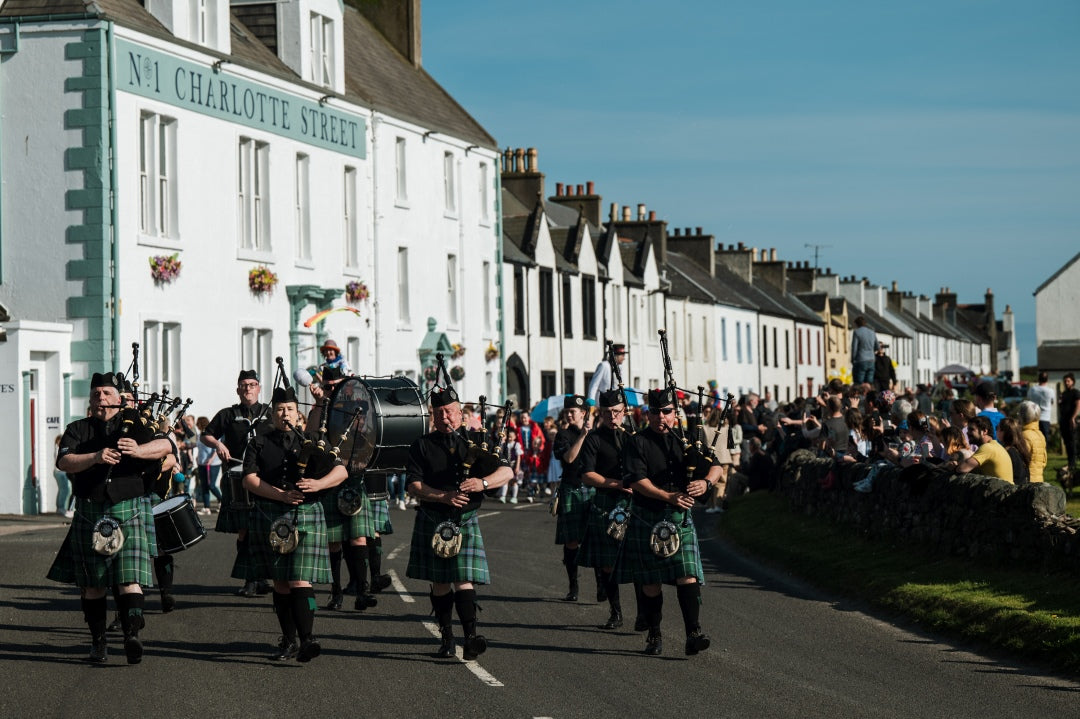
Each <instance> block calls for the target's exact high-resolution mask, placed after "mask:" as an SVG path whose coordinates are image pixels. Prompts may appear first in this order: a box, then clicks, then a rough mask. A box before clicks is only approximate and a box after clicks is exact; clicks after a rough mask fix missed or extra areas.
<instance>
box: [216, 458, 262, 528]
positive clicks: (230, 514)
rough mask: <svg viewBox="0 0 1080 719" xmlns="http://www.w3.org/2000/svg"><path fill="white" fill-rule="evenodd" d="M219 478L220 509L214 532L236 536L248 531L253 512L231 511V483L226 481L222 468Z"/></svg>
mask: <svg viewBox="0 0 1080 719" xmlns="http://www.w3.org/2000/svg"><path fill="white" fill-rule="evenodd" d="M221 478H222V481H221V482H220V489H221V509H220V511H219V512H218V518H217V524H215V525H214V531H215V532H224V533H225V534H236V533H237V532H239V531H240V530H241V529H250V528H251V513H252V511H253V510H250V509H233V508H232V507H231V506H230V505H231V504H232V499H233V496H232V482H230V481H228V477H227V476H226V474H225V472H224V467H223V470H222V473H221Z"/></svg>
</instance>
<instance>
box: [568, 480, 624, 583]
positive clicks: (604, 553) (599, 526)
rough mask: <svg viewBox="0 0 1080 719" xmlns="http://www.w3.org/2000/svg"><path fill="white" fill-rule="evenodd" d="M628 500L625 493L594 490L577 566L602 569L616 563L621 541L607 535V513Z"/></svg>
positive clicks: (619, 554)
mask: <svg viewBox="0 0 1080 719" xmlns="http://www.w3.org/2000/svg"><path fill="white" fill-rule="evenodd" d="M629 502H630V497H629V495H627V494H621V495H616V494H615V493H613V492H606V491H597V492H596V495H595V496H594V497H593V499H592V502H591V509H590V511H589V516H588V523H587V525H586V527H585V538H584V539H583V540H582V542H581V548H580V549H579V550H578V565H579V566H582V567H594V568H596V569H603V568H605V567H614V566H615V565H616V563H617V562H618V560H619V558H620V557H621V556H622V542H616V541H615V540H614V539H612V538H611V537H609V536H608V533H607V528H608V524H609V523H610V521H611V520H609V519H608V513H609V512H611V510H613V509H615V507H617V506H620V505H621V506H624V507H625V506H627V505H628V504H629ZM628 581H629V580H628Z"/></svg>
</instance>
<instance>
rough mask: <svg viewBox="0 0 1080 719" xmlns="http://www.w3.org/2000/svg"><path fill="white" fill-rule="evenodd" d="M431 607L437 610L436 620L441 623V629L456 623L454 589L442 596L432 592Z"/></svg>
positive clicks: (434, 610)
mask: <svg viewBox="0 0 1080 719" xmlns="http://www.w3.org/2000/svg"><path fill="white" fill-rule="evenodd" d="M431 609H432V611H433V612H435V621H436V622H438V623H439V628H440V629H445V628H447V627H449V626H451V625H452V624H453V623H454V590H452V589H451V590H450V592H449V593H447V594H443V595H442V596H437V595H436V594H435V593H434V592H432V593H431Z"/></svg>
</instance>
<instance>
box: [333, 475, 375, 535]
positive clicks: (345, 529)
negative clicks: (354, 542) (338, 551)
mask: <svg viewBox="0 0 1080 719" xmlns="http://www.w3.org/2000/svg"><path fill="white" fill-rule="evenodd" d="M346 486H348V487H352V488H353V489H355V490H357V491H358V492H360V493H361V495H362V496H363V498H364V499H363V504H361V505H360V511H359V512H357V513H356V514H353V515H351V516H350V515H348V514H342V513H341V512H340V511H338V505H337V500H338V491H340V490H341V489H342V488H344V487H346ZM319 501H320V502H321V503H322V506H323V515H324V517H325V518H326V538H327V540H326V541H328V542H344V541H345V540H347V539H359V538H360V537H373V536H375V518H374V515H373V513H372V508H371V505H372V504H373V502H372V501H371V500H370V499H368V496H367V492H366V491H364V482H363V481H362V480H361V479H360V478H356V479H353V478H352V477H350V478H349V479H347V480H345V482H343V483H342V484H341V485H339V486H338V487H336V488H335V489H332V490H330V491H329V492H327V493H326V494H324V495H323V496H322V498H321V499H320V500H319Z"/></svg>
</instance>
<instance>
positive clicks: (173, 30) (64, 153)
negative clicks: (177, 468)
mask: <svg viewBox="0 0 1080 719" xmlns="http://www.w3.org/2000/svg"><path fill="white" fill-rule="evenodd" d="M39 6H40V3H39V2H36V1H35V0H8V2H6V3H5V4H4V5H3V7H2V9H0V53H3V62H2V64H0V112H2V116H3V123H2V124H0V170H2V173H3V181H4V182H3V192H2V195H0V216H2V225H0V242H2V249H3V265H2V267H0V305H2V306H3V308H4V310H5V314H6V315H7V317H8V318H9V320H10V322H9V323H7V324H5V328H6V329H8V335H9V337H10V336H13V335H14V336H18V338H19V347H20V349H19V351H18V352H17V353H13V356H17V357H18V358H19V359H18V363H17V364H11V365H5V371H6V372H8V373H9V376H7V377H4V378H3V379H0V384H5V385H6V384H13V385H15V386H17V387H22V386H24V385H26V386H27V387H28V389H27V390H26V391H25V392H22V393H21V395H22V396H21V397H19V398H18V401H12V402H10V403H7V402H6V401H5V403H4V404H3V405H0V413H2V416H3V417H4V419H5V425H6V426H12V427H18V428H19V430H20V437H19V441H18V445H19V447H20V448H21V449H20V453H19V454H18V455H7V456H9V457H15V456H18V466H19V467H20V473H21V474H23V475H25V474H26V472H25V471H23V470H25V468H27V467H30V466H34V467H35V468H37V469H36V470H35V471H36V472H37V476H38V479H41V478H42V477H47V476H48V473H47V472H45V470H46V469H48V468H51V465H52V440H53V437H55V435H56V434H57V433H58V432H59V431H62V428H63V425H64V423H65V422H67V421H68V420H69V419H70V418H72V417H76V416H80V415H81V414H82V413H83V411H84V408H85V400H84V398H85V397H86V396H87V391H88V380H89V377H90V375H91V374H92V373H93V372H96V371H105V370H124V369H125V367H126V366H127V365H128V363H129V361H130V359H131V353H130V350H129V347H130V346H131V343H132V342H138V343H139V344H140V345H141V362H140V366H141V374H142V386H143V388H145V389H147V390H157V389H159V388H161V387H167V388H169V390H170V392H171V393H172V394H173V395H174V396H175V395H183V396H190V397H192V398H194V399H195V402H196V403H195V405H194V407H193V408H192V411H193V412H194V413H196V414H200V415H212V414H213V412H214V411H216V410H217V409H218V408H220V407H221V406H224V405H226V404H229V403H230V402H232V401H234V400H235V395H234V394H233V391H232V387H233V381H234V378H235V376H236V373H237V371H238V370H239V369H240V368H242V367H255V368H257V369H258V370H259V371H260V373H261V375H262V377H263V381H264V399H266V398H267V397H268V394H269V389H270V380H271V378H272V375H273V368H274V359H273V358H274V357H276V356H282V357H284V358H286V362H287V365H288V368H289V370H290V371H291V369H292V368H294V367H297V366H306V365H309V364H314V363H316V362H317V360H318V356H317V351H316V350H317V347H318V346H319V345H320V344H321V343H322V341H323V340H324V339H326V338H327V337H332V338H334V339H335V340H337V342H338V344H339V345H341V346H342V348H343V349H344V350H345V352H346V356H347V357H348V359H349V360H350V362H351V364H352V366H353V368H354V370H355V371H356V372H357V373H360V374H382V375H385V374H391V373H407V374H410V375H411V376H414V377H415V376H416V374H417V372H418V370H419V369H420V367H419V359H418V356H417V349H418V348H419V345H420V342H421V340H422V339H423V337H424V335H425V333H426V332H427V330H428V322H427V321H428V318H429V317H433V318H434V319H435V322H436V325H437V327H438V328H439V329H440V330H442V331H445V332H446V333H447V335H448V337H449V338H450V340H451V341H452V342H455V343H459V344H461V345H463V346H465V347H467V348H468V349H469V351H468V352H467V353H466V354H465V355H464V356H463V357H461V358H460V359H459V360H457V362H458V363H460V365H461V368H462V371H463V372H464V379H463V380H462V381H460V382H459V383H458V386H459V389H461V390H462V392H463V393H464V394H465V396H470V395H477V394H480V393H481V392H487V393H489V394H491V395H496V394H499V393H500V392H499V391H498V387H499V375H498V373H497V372H491V370H490V368H489V367H488V366H487V364H486V363H485V361H484V353H483V349H484V347H486V346H487V344H488V343H491V342H497V340H498V337H499V326H498V321H497V320H498V306H497V298H498V288H497V286H496V285H495V281H496V279H497V274H498V273H497V271H496V268H497V267H498V265H499V254H498V253H499V249H500V248H499V243H498V242H497V239H498V236H497V228H498V212H497V209H496V208H497V204H496V202H497V199H498V181H499V178H498V173H497V172H496V167H497V165H496V157H497V155H496V149H495V143H494V140H493V139H492V138H491V137H490V136H489V135H488V134H487V133H486V132H485V131H484V129H483V128H482V127H480V126H479V125H478V124H477V123H476V122H475V121H474V120H473V119H472V118H471V117H469V115H468V114H467V113H466V112H465V111H464V110H462V109H461V108H460V106H458V105H457V104H456V103H455V102H454V101H453V99H452V98H450V97H449V96H448V95H447V94H446V93H445V91H444V90H442V88H440V87H439V85H438V84H437V83H436V82H435V81H434V80H433V79H432V78H431V77H430V76H429V75H427V74H426V73H425V72H424V70H423V68H422V66H421V62H420V59H421V56H420V45H419V36H420V34H419V33H420V29H419V28H420V3H419V0H396V1H394V2H390V3H386V2H384V3H382V4H381V5H379V6H375V5H369V6H366V7H367V9H366V10H365V11H364V13H365V14H362V13H361V12H359V11H357V10H356V9H354V8H353V7H351V6H343V5H342V3H340V2H339V1H338V0H278V1H276V2H243V3H239V2H238V3H235V4H234V5H233V6H232V7H230V5H229V4H228V3H225V2H201V1H199V0H172V1H169V0H147V2H146V3H145V7H144V6H143V5H140V4H139V3H136V2H130V1H128V0H103V1H102V2H97V3H89V2H83V1H81V0H61V1H58V2H55V3H52V4H51V6H50V8H49V13H50V14H49V15H48V16H43V15H39V14H38V13H39V12H40V11H39V9H38V8H39ZM390 6H393V7H392V8H391V7H390ZM380 8H381V9H386V8H390V11H387V12H386V13H385V14H383V13H382V10H381V9H380ZM395 13H397V15H396V17H399V18H405V21H404V23H402V22H395V21H391V20H390V19H389V18H391V17H395ZM43 118H51V119H50V120H49V121H47V122H45V121H43V120H42V119H43ZM155 257H163V258H170V257H175V260H176V261H178V262H179V263H180V265H181V269H180V271H179V274H178V275H177V276H175V277H158V278H155V277H154V276H152V274H151V268H150V266H149V264H150V263H151V262H153V258H155ZM261 268H265V269H266V270H267V271H268V272H270V273H273V275H274V276H275V277H276V283H275V284H274V285H273V287H272V288H271V289H270V290H269V291H266V292H261V293H260V292H255V291H253V290H252V289H250V288H249V279H250V278H249V273H250V272H251V271H252V270H258V269H261ZM466 277H468V278H469V281H468V282H466V281H465V278H466ZM480 278H486V279H485V280H484V281H483V282H482V283H481V282H480ZM489 280H490V281H489ZM350 282H356V283H363V284H364V285H365V286H366V288H367V290H368V292H369V293H370V296H369V298H368V299H366V300H361V299H356V300H355V304H354V305H351V306H353V307H354V309H355V310H356V312H336V313H333V314H331V315H329V317H328V318H327V319H326V320H325V321H323V322H321V323H317V324H315V325H314V326H312V327H305V326H304V324H303V323H304V320H306V319H308V318H310V317H311V316H312V315H314V314H315V313H316V312H317V311H318V310H323V309H330V308H341V307H345V306H346V299H345V297H344V295H345V291H346V285H347V284H348V283H350ZM65 333H66V335H65ZM58 336H63V337H64V339H63V340H61V341H57V337H58ZM65 346H69V347H70V358H69V356H68V354H67V353H66V352H65V351H64V347H65ZM35 387H36V388H38V389H36V390H35V389H34V388H35ZM57 388H63V390H62V391H61V392H58V391H57ZM36 391H39V392H42V393H43V394H42V397H47V398H48V399H47V411H46V412H44V413H42V412H36V413H35V415H34V416H35V420H34V425H33V426H32V427H31V426H30V424H29V418H30V413H29V411H28V409H29V407H30V405H31V400H32V399H34V397H33V394H34V392H36ZM15 394H20V393H15ZM16 405H17V406H16ZM57 417H58V418H59V421H56V422H54V421H53V420H54V419H56V418H57ZM30 437H33V440H34V441H33V442H32V443H31V442H30V441H29V439H28V438H30ZM31 445H32V446H31ZM39 485H40V486H41V487H42V488H43V491H42V492H40V496H39V497H38V498H37V500H36V502H34V503H33V504H35V505H36V507H32V506H30V505H29V504H25V503H23V502H21V501H20V495H21V493H22V488H21V487H20V486H15V485H10V486H9V483H8V482H5V484H4V486H3V487H0V512H12V511H28V512H29V511H34V510H35V508H36V509H44V510H51V508H52V507H51V503H50V502H51V500H50V497H49V496H48V495H49V494H50V492H52V490H53V486H54V485H53V483H52V482H51V481H44V480H42V481H41V482H39Z"/></svg>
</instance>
